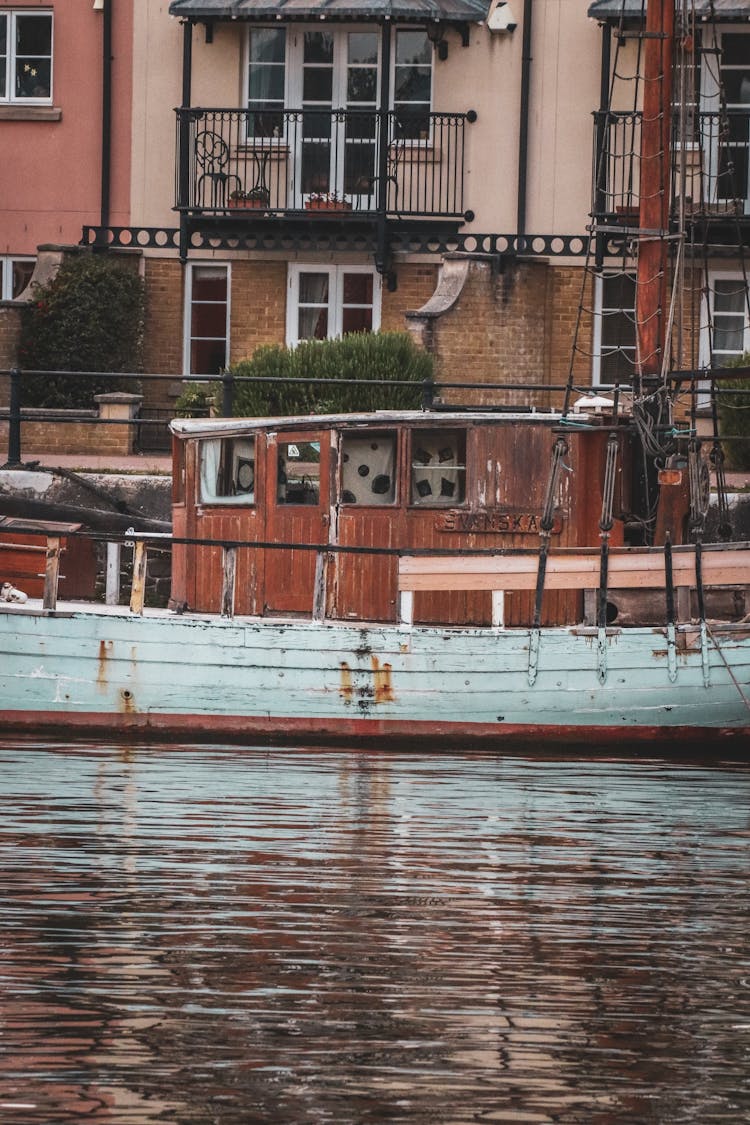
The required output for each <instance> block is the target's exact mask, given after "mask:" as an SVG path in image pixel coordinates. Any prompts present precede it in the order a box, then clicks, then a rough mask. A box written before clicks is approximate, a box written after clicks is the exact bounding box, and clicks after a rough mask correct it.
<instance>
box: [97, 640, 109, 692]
mask: <svg viewBox="0 0 750 1125" xmlns="http://www.w3.org/2000/svg"><path fill="white" fill-rule="evenodd" d="M112 648H113V644H112V641H104V640H101V641H99V667H98V668H97V672H96V686H97V688H98V690H99V691H106V690H107V662H108V660H109V658H110V656H111V655H112Z"/></svg>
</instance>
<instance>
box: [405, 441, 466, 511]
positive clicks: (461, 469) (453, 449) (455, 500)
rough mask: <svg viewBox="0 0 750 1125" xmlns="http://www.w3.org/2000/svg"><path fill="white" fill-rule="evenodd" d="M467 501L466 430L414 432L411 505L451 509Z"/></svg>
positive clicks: (412, 442)
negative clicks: (443, 506) (449, 507)
mask: <svg viewBox="0 0 750 1125" xmlns="http://www.w3.org/2000/svg"><path fill="white" fill-rule="evenodd" d="M465 499H466V433H465V431H464V430H415V431H414V432H413V433H412V438H411V503H412V504H418V505H420V506H421V507H431V506H433V505H436V504H440V505H445V506H452V505H455V504H462V503H463V502H464V500H465Z"/></svg>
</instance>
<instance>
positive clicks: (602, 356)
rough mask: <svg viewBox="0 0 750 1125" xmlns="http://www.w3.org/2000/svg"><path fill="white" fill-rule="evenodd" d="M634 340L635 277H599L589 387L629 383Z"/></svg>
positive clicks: (603, 275) (631, 274)
mask: <svg viewBox="0 0 750 1125" xmlns="http://www.w3.org/2000/svg"><path fill="white" fill-rule="evenodd" d="M635 339H636V332H635V274H633V273H628V272H625V271H622V270H620V271H618V272H616V273H615V272H610V273H603V274H600V275H599V276H597V277H596V279H595V287H594V340H593V353H594V354H593V369H592V373H591V375H592V384H593V386H595V387H597V386H599V387H611V386H613V385H614V384H615V383H632V381H633V372H634V370H635Z"/></svg>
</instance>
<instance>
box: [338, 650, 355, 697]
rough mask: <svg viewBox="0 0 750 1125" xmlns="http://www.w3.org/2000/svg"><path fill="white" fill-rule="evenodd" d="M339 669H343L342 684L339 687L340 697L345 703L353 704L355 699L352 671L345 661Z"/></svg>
mask: <svg viewBox="0 0 750 1125" xmlns="http://www.w3.org/2000/svg"><path fill="white" fill-rule="evenodd" d="M339 668H340V669H341V683H340V685H339V695H340V696H341V698H342V699H343V701H344V703H351V701H352V699H353V698H354V684H353V683H352V670H351V668H350V667H349V665H348V664H347V662H346V661H345V660H342V661H341V663H340V665H339Z"/></svg>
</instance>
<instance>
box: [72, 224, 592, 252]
mask: <svg viewBox="0 0 750 1125" xmlns="http://www.w3.org/2000/svg"><path fill="white" fill-rule="evenodd" d="M388 240H389V245H390V250H391V253H392V254H398V253H404V254H451V253H464V254H506V255H512V256H519V255H520V256H523V257H545V258H550V257H551V258H580V257H584V256H585V254H586V248H587V245H588V237H587V235H585V234H580V235H579V234H565V235H563V234H527V235H523V236H522V237H519V236H518V235H515V234H481V233H476V234H474V233H472V232H469V231H455V230H447V231H446V230H442V231H441V230H440V229H439V227H436V226H435V225H430V226H427V227H425V228H424V229H417V228H415V227H411V226H409V227H408V228H407V227H403V228H402V226H401V225H399V226H397V227H394V228H389V231H388ZM81 242H82V244H83V245H84V246H91V247H94V248H112V249H119V248H121V247H131V248H132V247H136V248H142V249H148V250H154V249H157V250H158V249H167V250H177V249H179V244H180V230H179V227H95V226H85V227H84V228H83V237H82V239H81ZM375 248H376V234H375V229H374V224H369V225H368V226H367V228H365V229H363V228H360V227H356V226H354V225H350V226H346V227H345V228H344V229H331V228H329V227H328V226H320V227H318V226H316V225H314V224H313V223H309V224H307V225H306V226H301V227H299V228H295V227H290V224H289V223H285V224H281V223H279V224H272V225H269V226H264V227H263V228H262V229H260V230H259V229H257V228H256V229H254V230H252V231H245V230H243V231H242V232H237V231H232V230H227V229H226V225H224V226H223V227H221V228H219V227H218V226H215V227H212V228H206V227H203V228H202V229H200V230H194V231H193V232H192V233H191V237H190V249H191V250H222V251H249V250H252V251H271V250H273V251H279V250H283V251H288V252H290V253H292V252H297V251H302V252H305V251H313V250H315V251H318V250H329V251H332V252H335V251H348V252H351V251H361V252H362V253H366V254H371V253H373V252H374V250H375Z"/></svg>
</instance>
